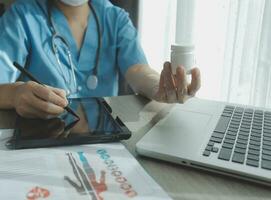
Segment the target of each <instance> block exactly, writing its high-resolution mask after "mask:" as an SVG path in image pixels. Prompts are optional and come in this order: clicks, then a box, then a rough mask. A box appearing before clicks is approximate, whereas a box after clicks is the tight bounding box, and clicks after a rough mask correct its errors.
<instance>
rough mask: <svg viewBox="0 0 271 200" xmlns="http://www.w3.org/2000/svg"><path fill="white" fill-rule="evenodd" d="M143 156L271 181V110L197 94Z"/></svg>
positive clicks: (159, 129)
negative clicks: (203, 97) (209, 98)
mask: <svg viewBox="0 0 271 200" xmlns="http://www.w3.org/2000/svg"><path fill="white" fill-rule="evenodd" d="M136 150H137V152H138V154H140V155H143V156H148V157H152V158H157V159H161V160H165V161H169V162H173V163H178V164H181V165H186V166H190V167H194V168H199V169H203V170H208V171H212V172H216V173H220V174H224V175H229V176H232V177H237V178H242V179H245V180H249V181H253V182H257V183H261V184H265V185H269V186H270V185H271V110H267V109H262V108H256V107H252V106H244V105H237V104H229V103H223V102H217V101H210V100H203V99H198V98H193V99H191V100H189V101H188V102H186V103H185V104H184V105H181V104H176V105H175V106H174V107H173V108H172V109H171V111H170V112H169V114H167V115H166V116H165V117H164V118H163V119H162V120H161V121H159V122H158V123H157V124H156V125H155V126H154V127H153V128H152V129H151V130H150V131H149V132H148V133H147V134H146V135H145V136H144V137H143V138H142V139H141V140H140V141H139V142H138V143H137V144H136Z"/></svg>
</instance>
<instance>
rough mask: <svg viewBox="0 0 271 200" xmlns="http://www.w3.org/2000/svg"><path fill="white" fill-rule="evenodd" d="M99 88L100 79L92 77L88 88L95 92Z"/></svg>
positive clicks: (88, 82) (88, 81) (89, 79)
mask: <svg viewBox="0 0 271 200" xmlns="http://www.w3.org/2000/svg"><path fill="white" fill-rule="evenodd" d="M97 86H98V78H97V76H96V75H90V76H89V77H88V79H87V87H88V89H90V90H95V89H96V88H97Z"/></svg>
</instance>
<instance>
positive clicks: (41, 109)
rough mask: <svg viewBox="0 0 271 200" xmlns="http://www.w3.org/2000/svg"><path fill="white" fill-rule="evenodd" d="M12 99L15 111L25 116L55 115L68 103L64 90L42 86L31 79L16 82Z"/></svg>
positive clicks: (61, 111) (62, 110) (44, 116)
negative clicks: (25, 81)
mask: <svg viewBox="0 0 271 200" xmlns="http://www.w3.org/2000/svg"><path fill="white" fill-rule="evenodd" d="M13 99H14V100H13V107H14V108H15V109H16V112H17V113H18V114H19V115H21V116H22V117H25V118H42V119H48V118H51V117H56V116H58V115H59V114H61V113H63V112H64V108H65V107H66V106H67V105H68V101H67V99H66V93H65V91H64V90H61V89H57V88H52V87H49V86H46V87H44V86H43V85H40V84H38V83H36V82H33V81H29V82H27V83H20V84H18V85H17V86H16V90H15V93H14V98H13Z"/></svg>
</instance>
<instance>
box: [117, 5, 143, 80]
mask: <svg viewBox="0 0 271 200" xmlns="http://www.w3.org/2000/svg"><path fill="white" fill-rule="evenodd" d="M117 24H118V32H117V34H118V35H117V61H118V65H119V67H120V70H121V73H122V74H123V75H125V74H126V72H127V70H128V68H129V67H131V66H133V65H135V64H147V59H146V56H145V54H144V52H143V49H142V47H141V45H140V43H139V38H138V33H137V30H136V28H135V27H134V26H133V24H132V21H131V20H130V18H129V15H128V13H127V12H125V11H124V10H123V9H120V11H119V15H118V23H117Z"/></svg>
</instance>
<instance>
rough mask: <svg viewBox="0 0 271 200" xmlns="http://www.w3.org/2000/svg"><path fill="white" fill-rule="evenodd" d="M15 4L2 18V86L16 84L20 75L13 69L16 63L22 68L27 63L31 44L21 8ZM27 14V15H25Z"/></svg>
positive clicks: (0, 42) (0, 81)
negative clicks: (21, 16) (21, 14)
mask: <svg viewBox="0 0 271 200" xmlns="http://www.w3.org/2000/svg"><path fill="white" fill-rule="evenodd" d="M17 4H18V3H15V4H13V5H12V6H11V8H10V9H8V10H7V11H6V12H5V14H4V15H3V16H2V17H0V40H1V41H0V74H1V75H0V84H4V83H11V82H15V81H16V80H17V78H18V77H19V75H20V73H19V72H18V70H16V68H14V67H13V64H12V63H13V62H14V61H16V62H18V63H19V64H21V65H22V66H24V65H25V63H26V58H27V55H28V52H29V46H30V45H29V44H28V43H29V42H28V40H27V36H26V31H25V28H24V25H23V20H22V19H21V18H20V14H19V13H20V12H19V8H18V7H19V6H20V5H17ZM25 14H26V13H25Z"/></svg>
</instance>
